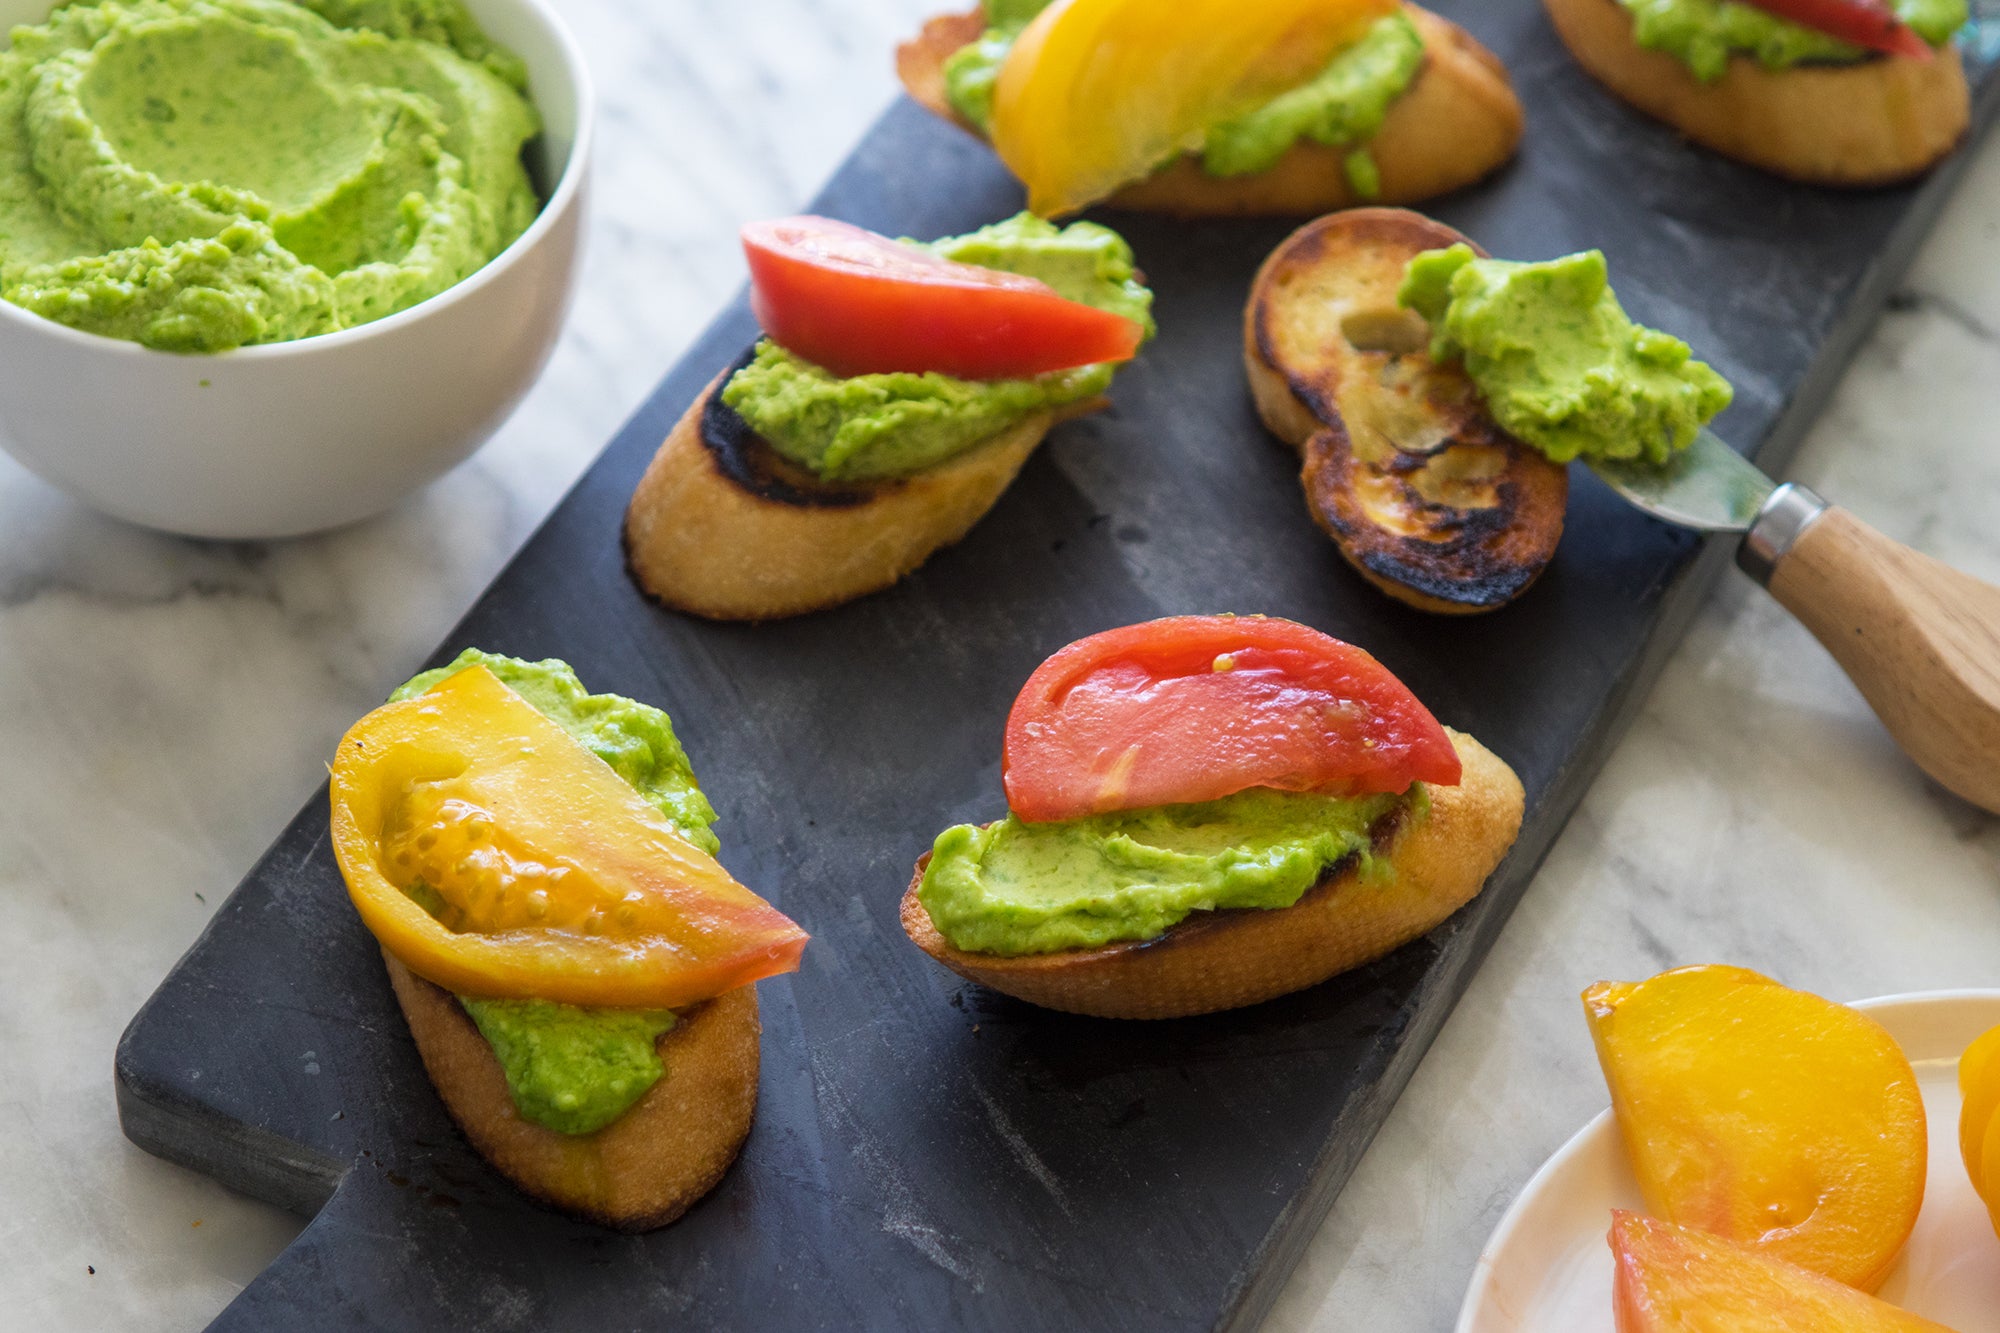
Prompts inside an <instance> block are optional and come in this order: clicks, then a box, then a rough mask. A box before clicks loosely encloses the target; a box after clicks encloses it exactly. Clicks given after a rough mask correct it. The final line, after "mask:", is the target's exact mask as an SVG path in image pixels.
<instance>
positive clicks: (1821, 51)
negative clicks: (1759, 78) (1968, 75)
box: [1618, 0, 1967, 83]
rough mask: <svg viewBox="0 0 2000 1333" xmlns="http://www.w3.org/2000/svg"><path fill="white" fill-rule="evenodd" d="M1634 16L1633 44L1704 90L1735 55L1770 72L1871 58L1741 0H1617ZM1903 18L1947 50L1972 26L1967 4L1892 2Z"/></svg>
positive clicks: (1931, 0) (1958, 1) (1954, 1)
mask: <svg viewBox="0 0 2000 1333" xmlns="http://www.w3.org/2000/svg"><path fill="white" fill-rule="evenodd" d="M1618 3H1619V4H1621V5H1623V6H1624V7H1625V10H1626V12H1627V13H1629V14H1630V15H1631V16H1632V38H1633V40H1634V41H1636V42H1637V43H1638V44H1639V45H1640V46H1643V47H1645V48H1646V49H1647V50H1649V51H1664V52H1666V53H1667V54H1668V55H1670V56H1673V57H1674V58H1675V59H1676V60H1679V61H1680V62H1681V63H1682V64H1684V65H1686V66H1687V67H1688V69H1689V70H1690V71H1692V72H1693V74H1694V76H1695V78H1697V79H1699V80H1700V81H1701V82H1703V83H1714V82H1715V81H1716V80H1717V79H1720V78H1721V77H1722V75H1723V73H1724V72H1725V71H1726V70H1727V69H1728V68H1729V61H1730V58H1731V57H1732V56H1737V55H1742V56H1747V57H1749V58H1751V59H1753V60H1755V61H1757V63H1758V64H1760V65H1762V66H1763V67H1764V68H1765V69H1771V70H1779V69H1790V68H1792V67H1793V66H1795V65H1803V64H1851V63H1853V62H1855V61H1858V60H1865V59H1867V58H1868V57H1869V55H1871V54H1872V53H1871V52H1870V51H1868V50H1867V49H1866V48H1864V47H1859V46H1855V45H1853V44H1851V43H1848V42H1843V41H1841V40H1840V39H1839V38H1838V37H1829V36H1828V35H1827V34H1825V33H1823V32H1818V31H1816V30H1814V29H1812V28H1808V27H1806V26H1804V25H1803V24H1799V23H1793V22H1792V21H1791V20H1789V19H1783V18H1780V17H1778V16H1777V15H1776V14H1773V13H1771V12H1769V11H1768V10H1764V9H1759V8H1758V7H1756V6H1755V5H1751V4H1745V3H1742V2H1741V0H1618ZM1889 5H1890V8H1892V9H1894V10H1895V11H1896V14H1897V17H1899V18H1901V19H1902V20H1903V22H1904V23H1906V24H1908V25H1909V27H1910V28H1911V30H1912V31H1914V32H1915V33H1916V34H1917V35H1918V36H1919V37H1921V38H1923V39H1924V40H1925V41H1927V42H1929V43H1930V44H1931V45H1932V46H1943V45H1944V44H1945V43H1946V42H1949V41H1950V40H1951V38H1952V35H1953V34H1954V33H1956V32H1957V31H1958V30H1959V29H1960V28H1962V27H1964V26H1965V21H1966V18H1967V4H1966V0H1889Z"/></svg>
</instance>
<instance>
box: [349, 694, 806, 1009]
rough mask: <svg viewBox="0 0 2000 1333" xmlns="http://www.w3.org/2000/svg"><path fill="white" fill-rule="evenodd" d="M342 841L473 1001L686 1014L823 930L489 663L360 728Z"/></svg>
mask: <svg viewBox="0 0 2000 1333" xmlns="http://www.w3.org/2000/svg"><path fill="white" fill-rule="evenodd" d="M332 794H333V845H334V852H335V854H336V855H337V856H338V858H339V860H340V869H341V873H342V875H343V876H344V877H345V878H346V880H347V891H348V894H349V896H350V897H352V898H353V900H354V906H355V908H356V909H357V910H358V911H359V912H360V913H361V919H362V921H363V922H364V923H365V924H366V925H367V927H368V929H369V930H371V931H372V932H374V934H375V938H376V939H377V940H379V941H380V942H381V943H382V946H383V947H384V948H386V949H387V950H388V951H389V952H390V953H392V954H394V955H395V956H396V957H397V958H398V959H400V960H401V961H402V962H403V964H404V965H405V966H407V967H408V968H409V969H410V970H411V971H412V972H415V973H416V974H417V975H418V976H421V977H424V978H426V979H428V980H430V981H434V982H436V983H437V984H438V985H440V986H443V987H444V988H445V989H447V990H449V991H452V992H454V993H456V994H459V995H470V996H477V997H482V998H488V997H490V998H520V999H540V1000H553V1001H556V1002H558V1003H562V1004H578V1005H600V1006H607V1007H613V1008H635V1009H637V1008H644V1009H674V1008H679V1007H681V1006H685V1005H690V1004H695V1003H697V1002H699V1001H702V1000H706V999H710V998H713V997H714V996H717V995H720V994H722V993H723V992H724V991H727V990H731V989H734V988H735V987H737V986H741V985H744V984H746V983H748V982H752V981H756V980H757V979H759V978H760V977H768V976H773V975H775V974H777V973H780V972H789V971H792V970H794V969H795V968H797V966H798V960H799V954H800V952H801V951H802V950H803V949H804V948H805V943H806V935H805V932H804V931H802V930H800V929H799V928H798V926H796V925H794V924H793V923H792V922H791V921H790V920H789V919H788V918H787V917H785V916H784V914H783V913H781V912H779V911H778V910H777V909H776V908H774V907H772V906H771V905H770V904H769V903H767V902H765V901H764V900H763V899H762V898H759V897H758V896H757V895H756V894H754V893H752V892H750V890H748V889H746V888H744V887H743V886H742V885H741V884H738V883H737V882H736V881H735V880H734V879H732V878H730V875H729V872H728V871H726V870H724V869H723V868H722V867H721V865H719V864H718V863H717V862H716V860H715V859H714V858H713V857H711V856H709V855H708V854H707V853H706V852H703V851H701V850H700V849H699V848H697V847H695V846H694V845H693V844H692V843H690V842H688V841H687V839H686V838H684V837H682V836H681V834H680V832H679V831H678V830H677V829H675V828H674V826H673V825H672V824H671V823H669V822H668V821H667V819H666V817H665V816H663V815H662V814H661V813H660V812H659V811H658V810H656V809H655V808H654V807H653V806H651V805H649V804H648V803H647V802H646V801H644V800H642V799H641V798H640V796H639V794H638V793H637V792H635V791H633V790H632V788H631V787H630V786H628V785H627V784H626V783H625V781H624V780H623V779H622V778H620V777H619V776H618V774H617V773H615V772H613V771H612V769H611V767H610V766H609V765H608V764H606V763H605V762H604V761H603V760H601V759H599V758H598V757H597V756H596V755H594V754H592V753H591V752H590V751H589V750H587V749H585V748H584V747H583V746H582V745H579V744H578V743H577V742H576V741H575V740H574V739H572V738H571V737H570V735H569V733H567V732H565V731H564V730H563V729H562V728H561V727H559V726H557V725H556V724H555V723H554V722H551V721H550V720H549V719H548V718H546V717H544V716H543V715H542V714H541V713H540V712H538V711H536V709H535V708H534V706H533V705H531V704H529V703H528V702H527V701H526V700H525V699H523V698H521V696H520V695H518V694H516V693H514V691H512V690H510V689H508V688H507V687H506V686H505V685H504V684H502V683H501V682H500V680H499V678H498V677H496V676H494V674H493V673H492V672H490V671H488V670H487V669H486V668H485V667H483V666H475V667H469V668H467V669H466V670H464V671H461V672H458V673H457V674H456V675H453V676H450V677H447V678H446V679H444V680H442V681H440V682H439V683H438V684H437V685H436V686H434V687H433V688H432V689H431V690H430V691H429V692H427V693H425V694H421V695H417V696H416V697H414V698H411V699H405V700H403V701H401V702H399V703H392V704H388V705H386V706H384V707H382V708H378V709H376V710H375V711H374V712H372V713H370V714H369V715H368V716H366V717H364V718H362V719H361V721H359V722H357V723H356V724H355V725H354V728H353V730H351V731H349V732H348V733H347V735H346V736H344V737H342V738H341V742H340V751H339V754H338V756H337V757H336V758H335V760H334V764H333V783H332Z"/></svg>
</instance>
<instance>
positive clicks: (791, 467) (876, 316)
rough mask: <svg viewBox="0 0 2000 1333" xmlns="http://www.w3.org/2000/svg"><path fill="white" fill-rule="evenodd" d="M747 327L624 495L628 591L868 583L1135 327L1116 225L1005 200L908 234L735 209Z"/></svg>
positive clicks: (761, 611)
mask: <svg viewBox="0 0 2000 1333" xmlns="http://www.w3.org/2000/svg"><path fill="white" fill-rule="evenodd" d="M744 247H745V250H746V252H747V253H748V255H749V257H750V266H751V286H752V297H753V305H754V307H755V309H756V313H757V316H758V319H759V321H760V322H761V323H762V325H763V326H764V330H765V335H766V336H765V337H764V339H763V340H762V341H761V342H759V343H758V344H757V345H756V346H755V347H753V348H752V349H751V350H750V351H749V352H748V353H747V354H746V355H745V356H744V358H743V359H742V360H741V361H740V362H739V363H738V364H737V365H736V366H735V367H733V368H732V369H731V370H729V371H728V372H726V373H725V374H724V375H723V376H722V377H720V378H719V379H717V380H716V381H715V382H714V383H712V384H710V385H709V386H708V388H707V389H706V390H705V391H704V392H703V393H702V395H701V397H700V398H698V399H697V400H696V401H695V402H694V404H693V405H692V406H691V407H689V408H688V410H687V412H686V414H685V415H684V416H682V418H681V419H680V421H679V422H678V423H677V424H676V425H675V426H674V428H673V431H672V432H671V433H670V434H669V435H668V436H667V439H666V441H665V443H663V444H662V445H661V446H660V450H659V452H658V453H657V454H656V455H655V456H654V458H653V461H652V463H651V465H650V466H648V467H647V469H646V472H645V475H644V476H643V477H642V478H641V480H640V482H639V486H638V489H637V490H636V491H635V492H634V494H633V497H632V504H631V507H630V509H629V510H628V511H627V514H626V520H625V531H624V537H625V553H626V559H627V563H628V565H629V566H630V569H631V572H632V575H633V577H634V578H635V579H636V580H637V581H638V583H639V586H640V587H641V588H643V589H645V591H646V592H647V593H649V594H650V595H652V596H653V597H655V598H656V599H658V600H659V601H661V602H663V603H665V604H666V605H668V606H671V607H674V608H676V609H679V610H683V611H687V612H691V613H693V614H695V615H699V616H705V617H708V618H710V619H715V620H769V619H774V618H777V617H781V616H792V615H798V614H801V613H803V612H807V611H816V610H821V609H824V608H827V607H831V606H837V605H839V604H840V603H842V602H847V601H851V600H853V599H854V598H856V597H860V596H862V595H864V594H866V593H871V592H876V591H879V590H880V589H883V588H886V587H888V586H890V585H891V584H893V583H895V582H896V581H897V580H899V579H901V578H902V577H903V576H904V575H906V574H908V573H909V572H910V571H911V570H913V569H915V568H916V567H917V566H919V565H921V564H922V563H923V562H924V561H925V560H926V559H928V558H929V556H930V555H931V553H932V552H933V551H936V550H937V549H938V548H939V547H942V546H947V545H950V544H951V543H952V542H955V541H957V540H958V539H959V538H961V537H963V536H964V535H965V534H966V533H967V532H968V531H970V530H971V528H972V525H973V524H975V523H977V522H978V521H979V520H980V518H981V517H983V516H984V515H985V513H986V511H987V510H989V509H991V508H992V507H993V504H994V502H995V501H997V500H998V499H999V498H1000V495H1001V493H1002V492H1004V491H1005V490H1006V489H1007V486H1008V485H1009V484H1010V483H1011V482H1012V481H1013V479H1014V477H1015V474H1017V473H1018V472H1019V471H1020V470H1021V467H1022V465H1023V464H1024V463H1025V462H1026V461H1027V459H1028V457H1029V455H1030V454H1032V453H1033V452H1034V450H1035V446H1036V445H1038V444H1040V443H1041V441H1042V439H1043V437H1044V436H1045V435H1047V434H1048V431H1049V428H1050V427H1051V426H1053V425H1054V424H1055V423H1057V422H1059V421H1062V420H1065V419H1067V418H1070V417H1074V416H1078V415H1081V414H1083V413H1087V412H1092V411H1095V410H1097V409H1099V408H1100V407H1102V406H1104V404H1105V402H1106V399H1105V396H1104V395H1105V391H1106V390H1107V389H1108V388H1109V387H1110V384H1111V380H1112V376H1113V374H1114V373H1115V371H1116V369H1117V367H1118V366H1119V365H1120V364H1122V363H1123V362H1124V361H1126V360H1128V359H1130V358H1131V357H1132V356H1133V355H1134V354H1135V353H1136V352H1137V350H1138V348H1139V346H1140V345H1141V344H1142V343H1143V342H1144V341H1145V340H1146V339H1147V338H1149V337H1151V336H1152V332H1153V321H1152V313H1151V311H1152V293H1151V292H1150V291H1149V290H1148V289H1147V288H1146V286H1145V284H1144V282H1143V280H1142V279H1141V278H1140V276H1139V274H1138V271H1137V269H1136V268H1135V266H1134V263H1133V257H1132V251H1131V249H1130V247H1128V246H1127V245H1126V244H1125V242H1124V241H1123V240H1122V239H1120V237H1119V236H1118V235H1117V233H1115V232H1113V231H1111V230H1110V229H1109V228H1107V227H1101V226H1098V225H1096V224H1095V223H1086V222H1079V223H1074V224H1072V225H1070V226H1068V227H1063V228H1058V227H1056V226H1055V225H1054V224H1052V223H1048V222H1044V221H1042V220H1041V219H1039V218H1036V217H1033V216H1030V215H1027V214H1023V215H1021V216H1020V217H1016V218H1012V219H1009V220H1007V221H1005V222H1000V223H995V224H994V225H992V226H989V227H984V228H981V229H980V230H978V231H975V232H972V233H970V234H969V235H965V236H953V237H946V238H945V239H943V240H941V241H934V242H931V243H929V244H928V245H925V244H920V243H918V242H915V241H892V240H890V239H888V238H886V237H882V236H877V235H875V234H874V233H872V232H867V231H863V230H862V229H861V228H859V227H853V226H849V225H848V224H846V223H839V222H833V221H830V220H828V219H824V218H793V219H787V220H785V221H782V222H775V223H762V224H758V225H756V226H753V227H749V228H746V229H745V232H744Z"/></svg>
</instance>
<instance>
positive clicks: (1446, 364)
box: [1243, 209, 1731, 614]
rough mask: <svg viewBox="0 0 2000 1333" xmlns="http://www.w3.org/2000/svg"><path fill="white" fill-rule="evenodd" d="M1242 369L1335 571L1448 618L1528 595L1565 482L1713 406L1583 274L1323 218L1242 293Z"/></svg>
mask: <svg viewBox="0 0 2000 1333" xmlns="http://www.w3.org/2000/svg"><path fill="white" fill-rule="evenodd" d="M1243 359H1244V369H1245V372H1246V374H1247V375H1248V377H1249V381H1250V388H1251V394H1252V397H1253V398H1254V400H1255V402H1256V405H1257V411H1258V415H1259V416H1260V417H1261V418H1262V419H1263V421H1264V424H1265V425H1266V426H1267V427H1268V428H1269V429H1270V430H1271V432H1272V433H1273V434H1275V435H1277V436H1278V437H1279V438H1280V439H1283V440H1285V441H1286V442H1287V443H1289V444H1291V445H1292V446H1293V447H1294V448H1297V449H1298V450H1299V451H1300V453H1301V455H1302V456H1303V466H1302V469H1301V472H1300V481H1301V484H1302V485H1303V487H1304V490H1305V496H1306V504H1307V507H1308V508H1309V509H1310V510H1311V512H1312V515H1313V518H1314V520H1315V521H1316V522H1317V523H1318V524H1319V525H1320V527H1321V528H1322V529H1323V530H1325V532H1326V533H1327V534H1328V535H1329V536H1331V537H1332V538H1333V540H1334V542H1335V544H1336V545H1337V546H1338V547H1339V549H1340V552H1341V554H1342V555H1343V556H1345V557H1346V559H1347V560H1348V562H1349V563H1350V564H1352V565H1353V566H1354V568H1355V569H1356V570H1358V571H1359V572H1360V573H1361V575H1362V576H1363V577H1364V578H1366V579H1367V580H1368V581H1369V582H1370V583H1372V584H1374V585H1375V586H1376V587H1378V588H1380V589H1381V590H1382V591H1384V592H1386V593H1388V594H1389V595H1390V596H1392V597H1394V598H1396V599H1397V600H1399V601H1402V602H1406V603H1408V604H1409V605H1411V606H1414V607H1417V608H1419V609H1420V610H1425V611H1436V612H1443V613H1447V614H1464V613H1469V612H1478V611H1491V610H1494V609H1496V608H1498V607H1500V606H1504V605H1506V604H1507V603H1508V602H1510V601H1512V600H1513V599H1514V598H1516V597H1518V596H1520V595H1521V594H1522V593H1523V592H1525V591H1526V590H1527V589H1528V588H1529V586H1531V585H1532V584H1533V583H1534V581H1535V580H1536V579H1537V578H1538V577H1540V575H1541V572H1542V570H1543V569H1544V568H1545V567H1546V566H1547V565H1548V562H1549V560H1550V559H1551V558H1552V557H1553V556H1554V555H1555V551H1556V546H1557V543H1558V542H1559V541H1560V540H1561V538H1562V530H1563V510H1564V506H1565V504H1566V503H1567V500H1568V495H1569V481H1568V473H1567V471H1566V470H1565V467H1564V465H1565V464H1567V463H1569V462H1570V461H1571V460H1573V459H1576V458H1579V457H1584V456H1590V457H1599V458H1619V459H1623V458H1645V459H1649V460H1651V461H1654V462H1665V461H1666V460H1667V458H1668V457H1669V456H1670V455H1671V454H1672V453H1673V452H1674V451H1675V450H1677V449H1682V448H1685V447H1686V446H1687V445H1688V444H1690V443H1692V441H1693V439H1694V436H1695V433H1696V431H1697V430H1699V429H1700V427H1701V426H1702V425H1704V424H1705V423H1706V422H1708V421H1709V420H1710V419H1711V418H1712V417H1714V416H1715V414H1716V413H1718V412H1720V411H1721V410H1722V409H1723V408H1725V407H1727V406H1728V405H1729V401H1730V397H1731V390H1730V387H1729V384H1728V382H1727V381H1726V380H1724V379H1723V378H1722V376H1721V375H1719V374H1717V373H1716V372H1715V371H1714V370H1713V369H1712V368H1711V367H1709V366H1707V365H1705V364H1704V363H1702V362H1700V361H1696V360H1694V359H1693V358H1692V356H1691V353H1690V349H1689V348H1688V345H1687V344H1686V343H1684V342H1682V341H1681V340H1680V339H1678V338H1675V337H1673V336H1671V335H1669V334H1665V333H1661V332H1659V331H1658V330H1656V329H1649V328H1645V327H1643V326H1641V325H1638V324H1635V323H1633V322H1632V320H1631V319H1630V318H1628V317H1627V316H1626V314H1625V311H1624V309H1623V307H1621V306H1620V305H1619V304H1618V299H1617V296H1616V295H1615V294H1614V293H1613V292H1612V290H1611V286H1610V281H1609V277H1608V270H1607V267H1606V264H1605V260H1604V256H1603V255H1602V254H1601V253H1599V252H1597V251H1594V250H1593V251H1587V252H1585V253H1582V254H1577V255H1568V256H1564V257H1563V258H1560V259H1555V260H1549V261H1546V262H1542V263H1513V262H1509V261H1505V260H1497V259H1492V258H1489V257H1487V256H1486V255H1485V253H1484V252H1483V251H1481V250H1479V249H1478V248H1477V247H1476V246H1474V245H1473V244H1472V243H1471V242H1470V241H1468V240H1466V239H1465V238H1464V237H1463V236H1461V235H1460V234H1459V233H1458V232H1456V231H1453V230H1452V229H1451V228H1449V227H1447V226H1444V225H1443V224H1442V223H1439V222H1435V221H1432V220H1431V219H1429V218H1426V217H1423V216H1421V215H1419V214H1416V213H1411V212H1407V211H1404V210H1400V209H1355V210H1351V211H1349V212H1346V213H1337V214H1334V215H1333V216H1331V217H1325V218H1321V219H1319V220H1318V221H1317V222H1313V223H1309V224H1307V225H1306V226H1305V227H1302V228H1300V229H1299V230H1298V231H1297V232H1294V233H1293V234H1292V235H1291V236H1290V237H1289V238H1288V239H1287V240H1286V241H1285V242H1284V243H1283V244H1281V245H1280V246H1279V247H1278V248H1277V250H1275V251H1274V252H1273V253H1272V254H1271V256H1270V258H1269V259H1268V260H1266V261H1265V263H1264V266H1263V268H1262V269H1261V270H1260V271H1259V272H1258V275H1257V279H1256V281H1255V283H1254V284H1253V285H1252V287H1251V293H1250V301H1249V304H1248V306H1247V307H1246V308H1245V311H1244V329H1243Z"/></svg>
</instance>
